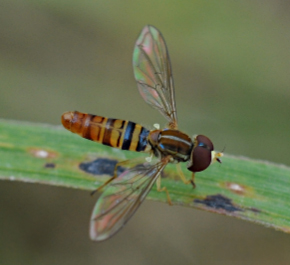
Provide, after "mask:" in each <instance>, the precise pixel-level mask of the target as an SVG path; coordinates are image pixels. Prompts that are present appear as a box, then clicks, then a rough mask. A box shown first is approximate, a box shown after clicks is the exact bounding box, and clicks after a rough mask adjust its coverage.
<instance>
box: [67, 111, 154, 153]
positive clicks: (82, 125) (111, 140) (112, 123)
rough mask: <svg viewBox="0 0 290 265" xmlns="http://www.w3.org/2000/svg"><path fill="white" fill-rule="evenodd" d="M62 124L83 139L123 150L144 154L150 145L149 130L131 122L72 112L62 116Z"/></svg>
mask: <svg viewBox="0 0 290 265" xmlns="http://www.w3.org/2000/svg"><path fill="white" fill-rule="evenodd" d="M62 124H63V126H64V127H65V128H66V129H67V130H69V131H71V132H73V133H76V134H78V135H80V136H81V137H83V138H86V139H88V140H91V141H95V142H98V143H101V144H104V145H108V146H111V147H115V148H120V149H122V150H130V151H137V152H142V151H144V150H145V148H146V146H147V145H148V141H147V137H148V134H149V130H147V129H146V128H144V127H143V126H141V125H139V124H136V123H134V122H131V121H125V120H118V119H111V118H105V117H101V116H97V115H91V114H86V113H81V112H78V111H74V112H72V111H70V112H66V113H64V114H63V115H62Z"/></svg>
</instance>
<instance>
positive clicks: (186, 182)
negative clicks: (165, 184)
mask: <svg viewBox="0 0 290 265" xmlns="http://www.w3.org/2000/svg"><path fill="white" fill-rule="evenodd" d="M176 169H177V172H178V174H179V177H180V179H181V180H182V181H183V183H184V184H191V185H192V187H193V188H195V187H196V185H195V183H194V172H192V176H191V179H190V180H188V179H187V178H186V177H185V176H184V174H183V171H182V169H181V166H180V164H176Z"/></svg>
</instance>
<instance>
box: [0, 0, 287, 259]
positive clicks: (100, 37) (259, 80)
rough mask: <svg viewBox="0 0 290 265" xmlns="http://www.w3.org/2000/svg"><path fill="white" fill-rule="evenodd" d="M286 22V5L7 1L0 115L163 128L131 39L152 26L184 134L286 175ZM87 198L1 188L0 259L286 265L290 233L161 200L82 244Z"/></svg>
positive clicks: (0, 27)
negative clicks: (163, 47)
mask: <svg viewBox="0 0 290 265" xmlns="http://www.w3.org/2000/svg"><path fill="white" fill-rule="evenodd" d="M289 14H290V4H289V3H288V2H287V1H274V0H270V1H256V0H255V1H97V0H96V1H52V0H51V1H2V3H1V8H0V77H1V78H0V92H1V94H0V113H1V118H6V119H15V120H23V121H33V122H40V123H49V124H55V125H58V124H60V115H61V114H62V113H63V112H64V111H67V110H79V111H83V112H89V113H93V114H98V115H102V116H107V117H112V118H120V119H127V120H131V121H135V122H138V123H141V124H142V125H146V126H147V127H148V128H151V127H152V124H153V123H156V122H158V123H160V124H162V125H163V124H165V120H164V119H163V118H162V116H161V115H160V114H159V113H158V112H157V111H156V110H153V109H151V108H150V107H149V106H148V105H147V104H146V103H144V102H143V100H142V98H141V97H140V95H139V93H138V90H137V86H136V83H135V81H134V78H133V69H132V62H131V61H132V52H133V47H134V43H135V41H136V38H137V36H138V34H139V33H140V31H141V29H142V28H143V26H144V25H146V24H152V25H154V26H156V27H157V28H158V29H160V31H161V32H162V33H163V36H164V37H165V40H166V42H167V46H168V48H169V53H170V56H171V62H172V68H173V74H174V80H175V87H176V93H175V94H176V104H177V110H178V118H179V127H180V128H181V129H182V130H183V131H185V132H187V133H188V134H190V135H191V134H199V133H201V134H205V135H207V136H209V137H210V138H211V139H212V140H213V142H214V144H215V147H216V149H217V150H222V149H223V148H224V147H226V150H225V152H226V153H229V154H235V155H243V156H248V157H250V158H256V159H263V160H269V161H273V162H276V163H283V164H286V165H288V166H289V165H290V163H289V158H288V157H289V156H288V152H289V147H290V143H289V132H290V122H289V120H290V118H289V113H290V106H289V102H290V101H289V100H290V90H289V84H290V75H289V69H290V67H289V66H290V52H289V46H290V45H289V44H290V42H289V40H290V34H289V32H290V16H289ZM21 140H22V141H25V139H21ZM92 144H93V143H92ZM96 149H97V146H96ZM196 177H197V178H198V174H197V176H196ZM95 200H96V198H91V197H90V196H89V192H85V191H77V190H70V189H64V188H56V187H48V186H47V187H46V186H41V185H35V184H23V183H13V182H1V184H0V235H1V239H2V240H1V242H0V263H1V264H16V263H17V262H18V263H21V264H113V263H118V264H176V263H179V264H273V263H276V264H289V262H290V236H289V235H287V234H283V233H281V232H276V231H274V230H271V229H267V228H264V227H261V226H258V225H255V224H250V223H246V222H243V221H240V220H235V219H233V218H228V217H223V216H218V215H214V214H210V213H206V212H202V211H197V210H193V209H189V208H181V207H169V206H168V205H166V204H162V203H157V202H145V203H144V205H143V206H142V207H141V208H140V209H139V211H138V212H137V213H136V215H135V216H134V218H133V219H132V220H131V221H130V222H129V223H128V225H127V226H126V227H125V228H124V229H123V230H122V231H121V232H120V233H119V234H118V235H116V236H115V237H113V238H111V239H110V240H109V241H106V242H103V243H101V244H97V243H94V242H91V241H90V240H89V237H88V224H89V218H90V213H91V210H92V208H93V205H94V203H95Z"/></svg>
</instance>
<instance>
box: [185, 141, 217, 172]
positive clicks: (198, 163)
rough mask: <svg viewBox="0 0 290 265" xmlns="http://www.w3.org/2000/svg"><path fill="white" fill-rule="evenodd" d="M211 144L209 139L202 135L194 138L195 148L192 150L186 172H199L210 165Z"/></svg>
mask: <svg viewBox="0 0 290 265" xmlns="http://www.w3.org/2000/svg"><path fill="white" fill-rule="evenodd" d="M213 148H214V147H213V144H212V142H211V140H210V139H209V138H207V137H206V136H204V135H198V136H197V137H196V138H195V147H194V148H193V150H192V153H191V157H190V164H189V166H188V170H190V171H192V172H199V171H203V170H205V169H206V168H207V167H208V166H209V165H210V163H211V151H213Z"/></svg>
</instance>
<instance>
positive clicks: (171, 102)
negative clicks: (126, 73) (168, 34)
mask: <svg viewBox="0 0 290 265" xmlns="http://www.w3.org/2000/svg"><path fill="white" fill-rule="evenodd" d="M133 69H134V76H135V79H136V81H137V85H138V89H139V92H140V94H141V96H142V97H143V99H144V100H145V101H146V102H147V103H148V104H149V105H151V106H152V107H153V108H156V109H158V110H159V111H160V112H161V113H162V115H163V116H164V117H165V118H166V119H167V120H168V121H169V122H170V123H169V125H170V127H171V128H177V116H176V106H175V96H174V84H173V77H172V72H171V64H170V58H169V54H168V50H167V47H166V43H165V40H164V38H163V37H162V35H161V33H160V32H159V31H158V30H157V29H156V28H155V27H153V26H150V25H147V26H145V27H144V28H143V30H142V32H141V34H140V36H139V37H138V39H137V41H136V44H135V48H134V52H133Z"/></svg>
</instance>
